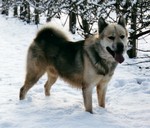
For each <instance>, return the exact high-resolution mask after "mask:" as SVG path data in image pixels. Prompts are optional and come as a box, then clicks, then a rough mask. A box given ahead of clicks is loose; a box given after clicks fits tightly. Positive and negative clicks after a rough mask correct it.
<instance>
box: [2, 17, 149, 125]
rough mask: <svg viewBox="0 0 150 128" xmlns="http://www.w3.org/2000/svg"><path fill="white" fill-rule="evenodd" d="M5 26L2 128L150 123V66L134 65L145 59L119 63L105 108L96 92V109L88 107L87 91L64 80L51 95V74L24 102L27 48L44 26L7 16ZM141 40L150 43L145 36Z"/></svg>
mask: <svg viewBox="0 0 150 128" xmlns="http://www.w3.org/2000/svg"><path fill="white" fill-rule="evenodd" d="M0 28H1V29H0V56H1V59H0V128H77V127H78V128H99V127H101V128H150V77H149V76H150V73H149V72H150V69H148V68H147V69H145V68H142V69H141V68H139V65H140V64H138V65H128V64H131V63H135V62H138V61H141V60H136V59H133V60H131V59H128V57H127V56H126V61H125V62H124V63H123V64H121V65H119V66H118V67H117V69H116V71H115V74H114V77H113V78H112V80H111V82H110V83H109V86H108V91H107V96H106V108H105V109H104V108H99V106H98V104H97V97H96V91H95V90H94V91H93V110H94V114H90V113H88V112H85V111H84V107H83V102H82V92H81V91H80V90H77V89H74V88H71V87H69V86H68V84H67V83H64V82H63V81H61V80H58V81H57V82H56V84H55V85H54V86H53V87H52V90H51V96H50V97H45V96H44V88H43V85H44V83H45V81H46V75H45V76H43V77H42V78H41V79H40V80H39V82H38V83H37V84H36V85H35V86H34V87H33V88H32V89H31V90H30V91H29V92H28V94H27V98H26V99H25V100H24V101H20V100H19V89H20V87H21V86H22V85H23V82H24V78H25V64H26V54H27V49H28V46H29V45H30V43H31V42H32V39H33V38H34V36H35V33H36V31H37V30H38V28H37V26H35V25H27V24H25V23H23V22H21V21H19V20H18V19H15V18H8V19H7V18H6V17H5V16H1V15H0ZM147 38H148V40H149V41H150V37H147ZM139 45H140V47H143V49H146V48H148V47H149V46H150V44H148V43H144V42H143V41H142V40H140V43H139ZM143 55H144V54H143V53H142V52H141V53H140V52H139V53H138V56H143ZM146 55H148V53H147V54H146ZM141 65H142V66H143V65H144V66H145V64H141ZM146 65H147V66H149V63H146Z"/></svg>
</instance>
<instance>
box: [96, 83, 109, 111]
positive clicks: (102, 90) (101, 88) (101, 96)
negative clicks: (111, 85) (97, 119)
mask: <svg viewBox="0 0 150 128" xmlns="http://www.w3.org/2000/svg"><path fill="white" fill-rule="evenodd" d="M106 90H107V85H106V84H104V83H101V84H98V85H97V98H98V104H99V106H100V107H103V108H105V95H106Z"/></svg>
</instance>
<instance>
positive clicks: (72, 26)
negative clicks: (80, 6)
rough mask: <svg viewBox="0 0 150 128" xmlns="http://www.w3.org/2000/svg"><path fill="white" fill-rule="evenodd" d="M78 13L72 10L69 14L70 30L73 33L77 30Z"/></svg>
mask: <svg viewBox="0 0 150 128" xmlns="http://www.w3.org/2000/svg"><path fill="white" fill-rule="evenodd" d="M75 27H76V14H75V13H74V12H70V14H69V30H70V32H71V33H72V34H75V32H76V30H75Z"/></svg>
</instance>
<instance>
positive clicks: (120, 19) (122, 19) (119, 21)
mask: <svg viewBox="0 0 150 128" xmlns="http://www.w3.org/2000/svg"><path fill="white" fill-rule="evenodd" d="M118 24H119V25H121V26H123V27H124V28H125V27H126V20H125V18H124V17H123V16H121V17H120V18H119V20H118Z"/></svg>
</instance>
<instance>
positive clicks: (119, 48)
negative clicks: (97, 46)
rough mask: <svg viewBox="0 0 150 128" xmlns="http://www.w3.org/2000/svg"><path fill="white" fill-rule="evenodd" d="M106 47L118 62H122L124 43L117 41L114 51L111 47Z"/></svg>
mask: <svg viewBox="0 0 150 128" xmlns="http://www.w3.org/2000/svg"><path fill="white" fill-rule="evenodd" d="M106 49H107V51H108V52H109V53H110V54H111V55H112V56H113V57H114V59H115V60H116V61H117V62H118V63H122V62H123V61H124V57H123V52H124V45H123V44H122V43H117V45H116V49H115V50H114V51H113V50H112V49H111V48H110V47H106Z"/></svg>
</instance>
